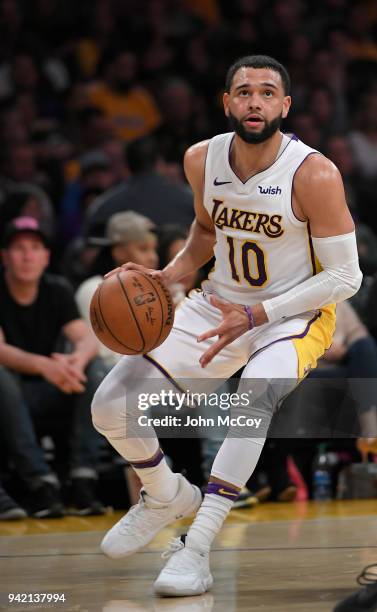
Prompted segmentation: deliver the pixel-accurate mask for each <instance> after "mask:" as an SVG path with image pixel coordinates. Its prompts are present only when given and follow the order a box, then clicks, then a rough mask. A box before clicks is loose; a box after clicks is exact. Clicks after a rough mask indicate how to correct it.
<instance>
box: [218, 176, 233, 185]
mask: <svg viewBox="0 0 377 612" xmlns="http://www.w3.org/2000/svg"><path fill="white" fill-rule="evenodd" d="M231 182H232V181H218V180H217V177H216V178H215V180H214V181H213V184H214V185H216V187H218V186H219V185H230V183H231Z"/></svg>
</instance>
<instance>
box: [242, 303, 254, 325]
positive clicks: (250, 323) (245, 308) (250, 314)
mask: <svg viewBox="0 0 377 612" xmlns="http://www.w3.org/2000/svg"><path fill="white" fill-rule="evenodd" d="M243 309H244V311H245V312H246V314H247V318H248V319H249V329H253V327H255V321H254V317H253V313H252V312H251V308H250V306H244V307H243Z"/></svg>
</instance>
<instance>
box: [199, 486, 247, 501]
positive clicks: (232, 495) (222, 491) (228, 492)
mask: <svg viewBox="0 0 377 612" xmlns="http://www.w3.org/2000/svg"><path fill="white" fill-rule="evenodd" d="M206 494H207V495H219V496H220V497H226V499H229V500H230V501H232V502H235V501H236V500H237V498H238V496H239V494H240V492H239V491H238V490H237V489H233V488H232V487H229V486H225V485H221V484H219V483H217V482H209V483H208V485H207V489H206Z"/></svg>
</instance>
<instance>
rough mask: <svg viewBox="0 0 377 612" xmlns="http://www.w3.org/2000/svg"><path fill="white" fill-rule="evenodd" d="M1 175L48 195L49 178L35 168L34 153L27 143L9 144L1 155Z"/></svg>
mask: <svg viewBox="0 0 377 612" xmlns="http://www.w3.org/2000/svg"><path fill="white" fill-rule="evenodd" d="M2 157H3V162H2V167H1V174H2V176H4V177H5V178H6V179H8V180H9V181H13V182H14V183H29V184H33V185H36V186H38V187H40V188H41V189H43V190H44V191H46V192H47V193H49V189H50V187H51V186H50V180H49V177H48V176H47V175H46V174H45V173H44V172H41V171H40V170H39V169H38V168H37V164H36V159H35V151H34V149H33V147H32V146H31V144H29V143H19V144H16V143H14V144H11V145H10V146H9V147H8V149H7V150H5V151H3V153H2Z"/></svg>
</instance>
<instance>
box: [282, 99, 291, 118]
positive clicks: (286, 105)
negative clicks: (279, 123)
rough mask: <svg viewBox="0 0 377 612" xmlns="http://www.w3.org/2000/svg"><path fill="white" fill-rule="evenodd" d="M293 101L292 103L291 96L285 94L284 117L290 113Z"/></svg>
mask: <svg viewBox="0 0 377 612" xmlns="http://www.w3.org/2000/svg"><path fill="white" fill-rule="evenodd" d="M291 103H292V98H291V96H284V100H283V112H282V117H283V119H285V118H286V116H287V115H288V113H289V109H290V108H291Z"/></svg>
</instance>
